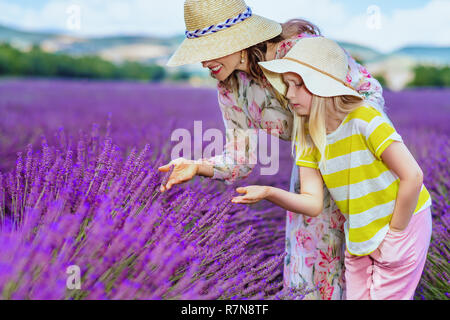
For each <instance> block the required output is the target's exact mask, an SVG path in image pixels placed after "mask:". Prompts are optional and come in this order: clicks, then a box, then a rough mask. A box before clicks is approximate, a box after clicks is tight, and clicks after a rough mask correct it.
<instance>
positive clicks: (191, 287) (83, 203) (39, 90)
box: [0, 79, 450, 299]
mask: <svg viewBox="0 0 450 320" xmlns="http://www.w3.org/2000/svg"><path fill="white" fill-rule="evenodd" d="M385 98H386V105H387V108H388V109H387V112H388V115H389V116H390V118H391V119H392V121H393V122H394V125H395V127H396V128H397V130H398V131H399V133H400V134H401V135H402V136H403V138H404V140H405V143H406V144H407V145H408V147H409V148H410V150H411V152H413V154H414V155H415V157H416V159H417V160H418V162H419V164H420V165H421V167H422V169H423V171H424V175H425V181H424V183H425V185H426V187H427V188H428V190H429V191H430V193H431V195H432V199H433V207H432V212H433V236H432V245H431V247H430V250H429V254H428V261H427V264H426V266H425V271H424V274H423V277H422V281H421V283H420V285H419V288H418V290H417V292H416V299H448V298H449V287H450V286H449V271H450V270H449V266H448V265H449V264H448V261H449V258H450V250H449V235H448V230H449V224H450V219H449V214H448V212H449V209H450V204H449V189H450V182H449V178H450V173H449V160H448V159H449V158H450V143H449V137H450V126H449V125H448V121H449V119H450V90H432V89H423V90H416V91H404V92H399V93H394V92H386V93H385ZM194 120H195V121H199V120H201V121H202V125H203V130H204V131H205V130H206V129H208V128H218V129H220V130H224V126H223V123H222V116H221V114H220V110H219V107H218V104H217V93H216V91H215V90H213V89H206V88H205V89H199V88H191V87H187V86H169V85H162V84H158V85H157V84H143V83H120V82H89V81H62V80H58V81H57V80H16V79H7V80H1V81H0V214H1V221H0V228H1V229H0V294H1V295H0V299H302V298H303V296H304V294H305V292H307V290H308V289H309V288H298V290H286V289H283V282H282V272H283V257H284V231H285V230H284V228H285V214H286V213H285V211H284V210H282V209H280V208H278V207H276V206H274V205H272V204H271V203H269V202H261V203H258V204H255V205H251V206H244V205H236V204H231V202H230V199H231V197H232V196H234V195H237V193H236V192H235V187H237V186H240V185H249V184H265V185H273V186H277V187H280V188H284V189H289V177H290V169H291V167H292V159H291V158H290V143H288V142H283V141H282V142H280V147H281V148H280V149H281V150H280V154H281V159H280V171H279V173H278V174H277V175H274V176H260V175H259V172H260V170H259V168H260V165H257V166H256V168H255V169H254V171H253V172H252V174H251V175H250V176H249V177H248V178H247V179H245V180H243V181H241V182H239V183H236V184H234V185H225V184H224V183H222V182H220V181H215V180H211V179H206V178H203V177H196V178H195V179H194V180H193V181H191V182H189V183H185V184H182V185H177V186H175V187H173V188H171V189H170V190H169V191H168V192H165V193H163V194H161V193H160V192H159V185H160V183H161V181H163V179H166V178H167V175H165V174H162V173H160V172H159V171H158V170H157V168H158V167H159V166H160V165H162V164H166V163H167V162H169V161H170V150H171V148H172V147H173V145H174V142H171V141H170V136H171V133H172V131H173V130H174V129H175V128H186V129H188V130H192V128H193V124H194ZM317 264H318V265H319V264H320V261H318V262H317ZM73 265H76V266H79V267H80V270H81V289H80V290H72V289H69V288H68V287H67V277H68V274H67V268H68V267H70V266H73ZM319 285H320V284H319Z"/></svg>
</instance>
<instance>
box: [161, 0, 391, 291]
mask: <svg viewBox="0 0 450 320" xmlns="http://www.w3.org/2000/svg"><path fill="white" fill-rule="evenodd" d="M184 13H185V23H186V29H187V31H186V38H187V39H185V40H184V42H183V43H182V44H181V45H180V47H179V48H178V49H177V51H176V52H175V53H174V55H173V56H172V57H171V59H170V60H169V62H168V65H169V66H179V65H183V64H188V63H197V62H202V64H203V66H204V67H205V68H209V69H210V70H211V76H212V77H214V78H215V79H217V80H218V85H217V88H218V100H219V106H220V108H221V111H222V115H223V118H224V123H225V127H226V129H227V144H226V146H225V150H224V152H223V154H222V155H219V156H216V157H213V158H210V159H201V161H189V160H187V159H183V158H178V159H175V160H172V161H171V162H170V163H169V164H167V165H165V166H162V167H160V168H159V170H160V171H162V172H166V171H168V170H169V167H170V165H172V164H173V165H175V168H174V170H173V172H172V174H171V176H170V177H169V180H168V182H167V184H166V185H163V186H161V191H162V192H164V191H165V190H167V189H170V188H171V187H172V185H174V184H178V183H182V182H185V181H188V180H190V179H192V178H193V177H194V176H195V175H201V176H206V177H211V178H212V179H218V180H222V181H224V182H225V183H226V184H232V183H233V182H235V181H237V180H238V179H243V178H245V177H247V176H248V175H249V174H250V173H251V171H252V169H253V168H254V166H255V165H254V164H253V163H255V161H250V164H249V161H241V160H242V159H243V158H244V159H246V156H245V152H246V151H247V152H248V153H249V154H250V155H249V157H250V158H252V159H254V158H255V157H256V150H255V149H254V148H250V146H249V145H248V144H249V142H248V140H246V135H245V130H246V129H250V128H258V129H263V130H266V131H267V132H269V133H270V134H272V135H275V136H277V137H279V138H280V139H283V140H289V141H290V140H291V132H292V128H293V123H294V116H295V115H294V113H293V111H292V110H291V108H290V106H289V105H288V104H287V101H286V99H285V97H284V96H283V94H284V93H283V92H282V93H281V94H280V93H279V92H277V91H276V90H275V89H274V88H273V87H272V85H271V84H270V83H269V82H268V81H267V78H266V76H265V74H264V72H266V71H263V70H262V69H261V68H260V67H259V65H258V62H260V61H269V60H273V59H279V58H282V57H283V56H284V55H286V53H287V52H288V51H289V50H290V48H292V46H293V45H294V44H295V43H296V42H297V41H298V40H299V39H300V38H303V37H312V36H319V35H320V31H319V29H318V28H317V27H316V26H314V25H312V24H311V23H309V22H307V21H304V20H290V21H288V22H287V23H285V24H283V25H280V24H279V23H277V22H274V21H271V20H269V19H266V18H263V17H261V16H257V15H254V14H253V13H252V11H251V9H250V8H249V7H248V6H247V5H246V4H245V2H244V1H243V0H186V1H185V4H184ZM348 60H349V70H348V74H347V81H348V82H349V83H351V84H352V85H353V86H354V87H355V88H357V90H358V92H359V93H360V94H361V95H363V96H364V97H365V98H366V99H367V100H368V102H369V103H371V104H372V105H373V106H374V107H375V108H377V109H378V110H380V111H383V107H384V100H383V97H382V89H381V86H380V84H379V83H378V81H376V80H375V79H374V78H372V77H371V76H370V75H369V74H368V72H367V71H366V69H365V68H364V67H362V66H360V65H359V64H357V63H356V62H355V61H354V59H353V58H351V57H350V56H348ZM280 81H281V80H280ZM229 129H235V131H234V134H235V135H236V136H235V137H231V136H229V135H228V133H229V132H230V130H229ZM233 140H234V141H233ZM235 143H237V145H244V146H245V147H244V148H238V151H237V152H236V150H235ZM299 190H300V185H299V173H298V167H297V166H296V164H295V161H293V166H292V173H291V183H290V191H291V192H297V193H298V192H299ZM324 197H325V198H324V199H325V200H324V211H323V212H322V214H321V215H319V216H318V217H316V218H303V216H302V215H298V214H294V213H292V212H289V211H288V212H287V213H288V214H287V218H286V251H287V255H286V258H285V261H284V273H283V278H284V285H285V286H289V287H294V288H295V287H298V286H304V285H306V286H307V287H308V288H314V287H315V288H316V290H314V291H312V292H311V293H310V294H309V295H308V296H307V297H306V298H307V299H343V298H345V285H344V279H343V265H344V254H343V252H344V251H343V248H342V246H343V244H344V233H343V222H344V218H343V216H342V215H341V214H340V212H339V210H338V209H337V207H336V205H335V204H334V202H333V201H332V200H331V198H330V196H329V192H328V191H327V190H326V189H325V190H324Z"/></svg>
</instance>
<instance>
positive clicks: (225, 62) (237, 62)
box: [202, 51, 244, 81]
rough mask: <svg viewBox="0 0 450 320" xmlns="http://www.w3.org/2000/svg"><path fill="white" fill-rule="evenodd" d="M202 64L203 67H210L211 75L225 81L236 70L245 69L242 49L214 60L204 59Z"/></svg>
mask: <svg viewBox="0 0 450 320" xmlns="http://www.w3.org/2000/svg"><path fill="white" fill-rule="evenodd" d="M202 65H203V68H209V69H210V75H211V77H213V78H215V79H217V80H219V81H224V80H225V79H226V78H228V77H229V76H230V75H231V73H232V72H233V71H234V70H244V68H243V67H244V66H243V64H242V63H241V52H240V51H239V52H235V53H232V54H230V55H228V56H225V57H221V58H217V59H214V60H208V61H203V62H202Z"/></svg>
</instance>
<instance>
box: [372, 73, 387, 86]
mask: <svg viewBox="0 0 450 320" xmlns="http://www.w3.org/2000/svg"><path fill="white" fill-rule="evenodd" d="M372 76H373V77H374V78H375V79H377V80H378V82H379V83H380V84H381V86H382V87H386V86H387V81H386V78H385V77H384V76H383V75H382V74H375V75H372Z"/></svg>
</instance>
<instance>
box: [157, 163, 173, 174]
mask: <svg viewBox="0 0 450 320" xmlns="http://www.w3.org/2000/svg"><path fill="white" fill-rule="evenodd" d="M169 169H170V165H168V164H166V165H164V166H161V167H159V168H158V170H159V171H161V172H167V171H169Z"/></svg>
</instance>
